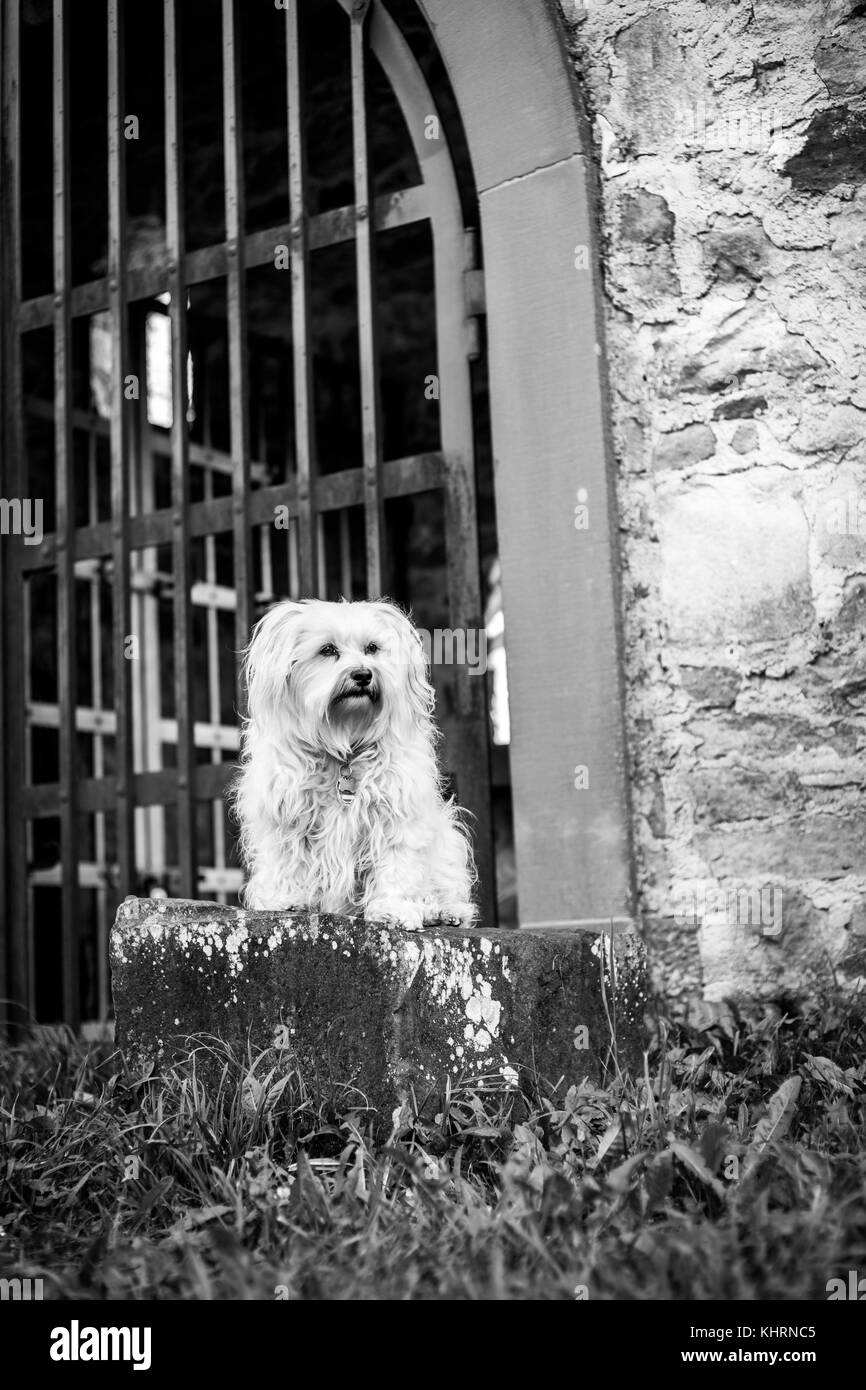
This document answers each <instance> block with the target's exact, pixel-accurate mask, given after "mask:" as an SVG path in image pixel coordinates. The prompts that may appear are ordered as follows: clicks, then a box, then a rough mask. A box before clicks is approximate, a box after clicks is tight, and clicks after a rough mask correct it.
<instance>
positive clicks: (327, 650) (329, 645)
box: [319, 642, 340, 656]
mask: <svg viewBox="0 0 866 1390" xmlns="http://www.w3.org/2000/svg"><path fill="white" fill-rule="evenodd" d="M339 655H340V653H339V652H338V650H337V648H336V647H335V646H334V644H333V642H326V643H325V645H324V647H322V648H321V649H320V651H319V656H339Z"/></svg>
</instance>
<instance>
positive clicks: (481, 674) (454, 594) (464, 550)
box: [434, 234, 496, 926]
mask: <svg viewBox="0 0 866 1390" xmlns="http://www.w3.org/2000/svg"><path fill="white" fill-rule="evenodd" d="M470 237H471V234H467V237H466V241H465V243H464V241H463V238H461V239H460V241H458V242H457V243H456V244H455V242H454V239H453V237H452V238H448V239H446V238H445V237H444V236H438V237H436V240H435V244H434V266H435V279H436V285H437V324H436V332H437V372H438V375H439V390H440V397H441V399H442V401H443V402H444V406H443V408H442V417H441V434H442V448H443V450H444V452H445V457H446V460H447V473H446V483H445V549H446V564H447V574H448V608H449V616H450V621H451V624H452V626H453V627H454V628H456V629H457V630H462V631H463V632H464V633H465V642H466V654H467V660H466V662H464V663H463V664H462V665H459V666H458V667H457V670H456V673H455V676H456V679H455V713H456V715H457V718H458V720H459V728H460V733H459V736H458V740H457V742H458V744H459V746H458V748H457V749H456V750H455V751H456V754H457V761H456V766H457V768H458V769H459V771H458V792H459V796H460V801H461V803H462V804H463V805H464V806H466V807H467V808H468V809H469V810H471V812H472V814H473V815H474V817H475V824H474V827H473V831H474V836H473V838H474V844H475V866H476V868H477V870H478V880H479V894H478V897H479V907H480V910H481V914H482V920H483V921H485V922H487V923H489V924H490V925H491V926H492V925H493V924H494V923H495V921H496V861H495V857H494V853H493V825H492V816H491V807H490V743H489V738H490V735H489V730H488V719H489V716H488V701H487V675H486V666H487V662H486V647H485V646H483V645H482V643H483V642H484V641H486V636H485V634H484V614H483V611H482V600H481V582H480V556H479V548H478V520H477V514H476V503H475V468H474V453H473V439H472V396H471V380H470V375H469V372H470V368H469V361H468V358H467V355H466V351H465V347H464V350H463V351H462V352H461V351H460V345H461V340H463V341H464V342H465V331H466V329H465V323H466V321H465V310H464V304H463V297H462V291H463V270H464V265H465V261H464V257H463V252H464V244H465V249H466V252H467V254H468V252H469V248H470V246H471V240H470ZM446 286H447V288H446ZM470 644H472V647H473V650H474V655H475V656H476V657H477V658H478V659H479V665H478V666H477V667H476V668H475V669H474V670H473V668H472V667H470V665H469V660H468V657H469V652H470Z"/></svg>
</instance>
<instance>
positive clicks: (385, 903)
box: [364, 898, 424, 931]
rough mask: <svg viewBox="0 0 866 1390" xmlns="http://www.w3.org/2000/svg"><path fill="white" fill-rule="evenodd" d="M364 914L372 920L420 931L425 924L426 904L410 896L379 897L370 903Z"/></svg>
mask: <svg viewBox="0 0 866 1390" xmlns="http://www.w3.org/2000/svg"><path fill="white" fill-rule="evenodd" d="M364 916H365V917H366V918H367V920H368V921H371V922H388V923H390V924H391V925H392V926H395V927H405V929H406V931H420V930H421V928H422V927H423V925H424V905H423V903H417V902H412V900H411V899H409V898H377V899H376V900H375V901H374V902H371V903H370V904H369V905H368V907H367V910H366V912H365V914H364Z"/></svg>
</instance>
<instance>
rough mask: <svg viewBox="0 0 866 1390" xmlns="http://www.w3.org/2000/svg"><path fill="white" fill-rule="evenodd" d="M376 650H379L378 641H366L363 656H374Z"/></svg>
mask: <svg viewBox="0 0 866 1390" xmlns="http://www.w3.org/2000/svg"><path fill="white" fill-rule="evenodd" d="M378 650H379V643H378V642H368V643H367V645H366V647H365V648H364V655H365V656H375V655H376V653H377V652H378Z"/></svg>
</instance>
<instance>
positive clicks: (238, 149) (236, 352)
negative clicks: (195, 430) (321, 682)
mask: <svg viewBox="0 0 866 1390" xmlns="http://www.w3.org/2000/svg"><path fill="white" fill-rule="evenodd" d="M222 26H223V158H224V160H225V214H226V251H227V268H228V280H227V300H228V302H227V309H228V338H229V397H230V400H229V414H230V421H231V454H232V521H233V533H234V534H233V540H234V583H235V594H236V596H237V607H236V609H235V647H236V650H237V653H238V662H237V699H238V711H239V713H240V714H241V715H243V714H244V712H245V708H246V696H245V692H244V691H243V690H242V688H241V682H240V652H241V651H242V650H243V648H244V647H245V646H246V644H247V642H248V641H249V636H250V626H251V622H252V573H253V567H252V529H251V527H250V518H249V500H250V447H249V410H248V405H249V382H248V371H247V305H246V278H245V265H244V231H245V228H244V189H243V131H242V127H241V119H242V115H241V67H240V48H239V42H240V33H239V30H240V24H239V20H238V13H237V4H236V0H223V2H222Z"/></svg>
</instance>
